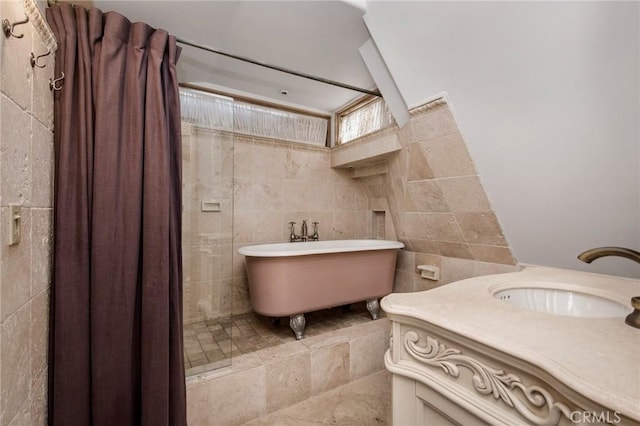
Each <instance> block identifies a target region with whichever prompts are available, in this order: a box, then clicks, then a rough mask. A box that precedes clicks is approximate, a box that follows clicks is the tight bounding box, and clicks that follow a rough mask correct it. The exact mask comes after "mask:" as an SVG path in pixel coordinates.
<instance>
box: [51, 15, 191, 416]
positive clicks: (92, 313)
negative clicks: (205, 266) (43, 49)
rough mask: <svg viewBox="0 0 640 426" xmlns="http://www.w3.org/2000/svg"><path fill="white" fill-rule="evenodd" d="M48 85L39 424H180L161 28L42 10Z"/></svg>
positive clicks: (174, 91) (173, 205) (171, 148)
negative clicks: (50, 198)
mask: <svg viewBox="0 0 640 426" xmlns="http://www.w3.org/2000/svg"><path fill="white" fill-rule="evenodd" d="M47 20H48V22H49V24H50V26H51V27H52V29H53V31H54V33H55V35H56V38H57V40H58V46H59V48H58V51H57V53H56V69H55V74H56V76H61V75H62V74H61V73H62V72H64V79H63V81H62V82H61V83H60V82H59V83H57V85H58V86H62V90H60V91H56V92H54V96H55V97H54V122H55V132H54V133H55V135H54V143H55V202H54V206H55V210H54V221H55V222H54V229H55V233H54V276H53V285H52V290H51V313H50V356H49V424H50V425H64V426H67V425H74V426H83V425H95V426H114V425H118V426H126V425H149V426H159V425H186V408H185V405H186V404H185V381H184V366H183V354H182V270H181V268H182V266H181V251H180V239H181V235H180V233H181V193H180V192H181V183H180V167H181V166H180V143H181V141H180V111H179V97H178V84H177V79H176V67H175V65H176V61H177V59H178V56H179V48H178V47H176V40H175V37H172V36H169V35H168V34H167V33H166V32H165V31H163V30H155V29H153V28H151V27H149V26H148V25H146V24H144V23H135V24H132V23H131V22H129V21H128V20H127V19H126V18H124V17H123V16H121V15H119V14H116V13H102V12H101V11H100V10H98V9H95V8H92V9H88V10H87V9H85V8H83V7H81V6H75V7H72V6H71V5H70V4H66V3H61V4H60V5H58V6H54V7H52V8H49V9H47Z"/></svg>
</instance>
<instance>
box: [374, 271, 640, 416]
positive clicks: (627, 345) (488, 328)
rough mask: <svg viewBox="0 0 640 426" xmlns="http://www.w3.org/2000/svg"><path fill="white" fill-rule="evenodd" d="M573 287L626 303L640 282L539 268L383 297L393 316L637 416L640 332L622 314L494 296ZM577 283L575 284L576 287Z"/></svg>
mask: <svg viewBox="0 0 640 426" xmlns="http://www.w3.org/2000/svg"><path fill="white" fill-rule="evenodd" d="M558 283H560V284H561V286H562V288H565V289H571V288H572V287H573V288H575V290H576V291H579V290H580V289H581V288H582V289H583V292H588V293H591V294H596V295H600V296H604V297H606V298H609V299H613V300H616V301H619V302H620V303H622V304H624V305H628V306H629V312H631V311H632V308H631V306H630V299H631V297H633V296H640V280H637V279H630V278H621V277H615V276H610V275H599V274H591V273H585V272H578V271H571V270H566V269H555V268H547V267H539V266H525V268H524V269H523V270H522V271H520V272H514V273H508V274H500V275H487V276H482V277H476V278H470V279H466V280H461V281H457V282H454V283H451V284H448V285H445V286H442V287H438V288H435V289H432V290H427V291H422V292H417V293H393V294H390V295H389V296H387V297H385V298H384V299H383V300H382V308H383V309H384V310H385V311H386V312H387V313H389V314H390V319H391V320H393V314H397V315H405V316H409V317H412V318H416V319H419V320H423V321H426V322H428V323H431V324H434V325H436V326H439V327H442V328H445V329H447V330H449V331H451V332H454V333H456V334H459V335H462V336H464V337H467V338H469V339H472V340H475V341H476V342H479V343H482V344H485V345H487V346H490V347H493V348H495V349H497V350H500V351H502V352H504V353H506V354H509V355H511V356H513V357H516V358H519V359H522V360H524V361H526V362H529V363H530V364H532V365H535V366H537V367H539V368H541V369H543V370H545V371H546V372H548V373H549V374H551V375H552V376H553V377H555V378H556V379H557V380H559V381H560V382H562V383H564V384H565V385H567V386H569V387H570V388H572V389H574V390H575V391H576V392H578V393H580V394H582V395H583V396H585V397H587V398H590V399H591V400H593V401H595V402H597V403H599V404H601V405H603V406H605V407H607V408H608V409H610V410H614V411H619V412H621V413H623V414H624V415H626V416H628V417H629V418H632V419H634V420H636V421H640V329H637V328H633V327H630V326H628V325H626V324H625V323H624V316H622V317H619V318H584V317H570V316H560V315H552V314H547V313H541V312H535V311H531V310H526V309H523V308H518V307H515V306H512V305H510V304H508V303H505V302H502V301H500V300H498V299H496V298H494V297H493V295H492V294H493V293H494V292H495V291H496V289H497V288H499V289H503V288H504V287H505V286H507V285H508V286H511V285H513V286H514V287H524V286H533V287H550V288H556V287H557V286H558ZM574 286H575V287H574Z"/></svg>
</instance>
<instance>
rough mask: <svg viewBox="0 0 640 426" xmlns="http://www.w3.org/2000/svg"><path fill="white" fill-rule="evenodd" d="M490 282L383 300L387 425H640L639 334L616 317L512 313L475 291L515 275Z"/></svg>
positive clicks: (628, 287)
mask: <svg viewBox="0 0 640 426" xmlns="http://www.w3.org/2000/svg"><path fill="white" fill-rule="evenodd" d="M506 275H512V277H506ZM497 277H499V276H493V277H488V278H484V279H483V278H477V279H475V280H477V281H473V282H471V281H470V280H465V281H467V282H458V283H453V284H449V285H447V286H443V287H440V288H437V289H434V290H429V291H425V292H419V293H394V294H391V295H389V296H387V297H385V298H384V299H383V300H382V302H381V306H382V308H383V310H384V311H385V312H386V314H387V317H388V318H389V319H390V321H391V327H392V328H391V341H390V348H389V350H388V351H387V353H386V354H385V367H386V369H387V370H388V371H390V372H391V373H392V377H393V379H392V383H393V389H392V395H393V397H392V404H393V423H392V424H393V425H394V426H419V425H420V426H421V425H428V426H441V425H442V426H444V425H462V426H475V425H505V426H517V425H538V426H547V425H549V426H551V425H563V426H564V425H606V424H615V425H640V421H639V419H640V375H639V374H638V373H639V372H640V363H639V362H638V359H639V358H638V355H639V354H640V334H635V333H633V332H636V331H637V330H635V329H632V328H631V327H627V326H625V325H624V323H623V321H622V319H618V318H616V319H602V320H594V319H578V318H568V317H557V316H548V315H542V314H539V313H534V312H528V311H527V312H524V313H518V314H517V315H514V312H515V311H514V310H513V309H512V308H509V307H508V306H507V305H506V304H503V303H502V302H499V301H493V300H489V299H486V300H485V299H483V298H484V297H485V296H483V295H484V294H487V295H488V294H490V292H489V291H488V290H487V289H488V288H489V287H490V286H491V285H495V283H496V282H498V281H500V280H504V281H506V279H507V278H510V279H513V278H514V277H515V278H518V277H520V275H516V274H505V277H506V278H497ZM523 277H524V278H528V276H527V275H523ZM571 277H572V276H567V278H565V279H567V280H568V278H571ZM527 282H531V281H530V280H529V281H527ZM623 284H624V286H625V287H624V291H628V292H629V291H632V290H633V289H635V286H634V285H635V284H637V282H629V283H623ZM446 287H450V288H446ZM619 323H620V324H619Z"/></svg>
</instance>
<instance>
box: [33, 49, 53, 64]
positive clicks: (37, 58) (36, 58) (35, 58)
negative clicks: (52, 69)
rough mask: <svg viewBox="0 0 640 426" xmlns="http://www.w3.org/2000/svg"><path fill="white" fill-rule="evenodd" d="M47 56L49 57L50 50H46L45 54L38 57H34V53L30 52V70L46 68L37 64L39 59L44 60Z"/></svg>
mask: <svg viewBox="0 0 640 426" xmlns="http://www.w3.org/2000/svg"><path fill="white" fill-rule="evenodd" d="M49 55H51V49H47V53H43V54H42V55H38V56H36V55H34V53H33V52H31V57H30V58H29V62H30V63H31V68H33V67H38V68H44V67H46V66H47V64H42V65H40V64H39V63H38V60H39V59H40V58H44V57H45V56H49Z"/></svg>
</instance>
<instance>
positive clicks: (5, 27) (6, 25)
mask: <svg viewBox="0 0 640 426" xmlns="http://www.w3.org/2000/svg"><path fill="white" fill-rule="evenodd" d="M27 22H29V16H27V14H25V15H24V21H19V22H14V23H13V24H12V23H11V22H9V20H8V19H3V20H2V31H4V35H5V36H6V37H9V36H13V37H15V38H22V37H24V34H16V33H14V32H13V27H15V26H16V25H22V24H26V23H27Z"/></svg>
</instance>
